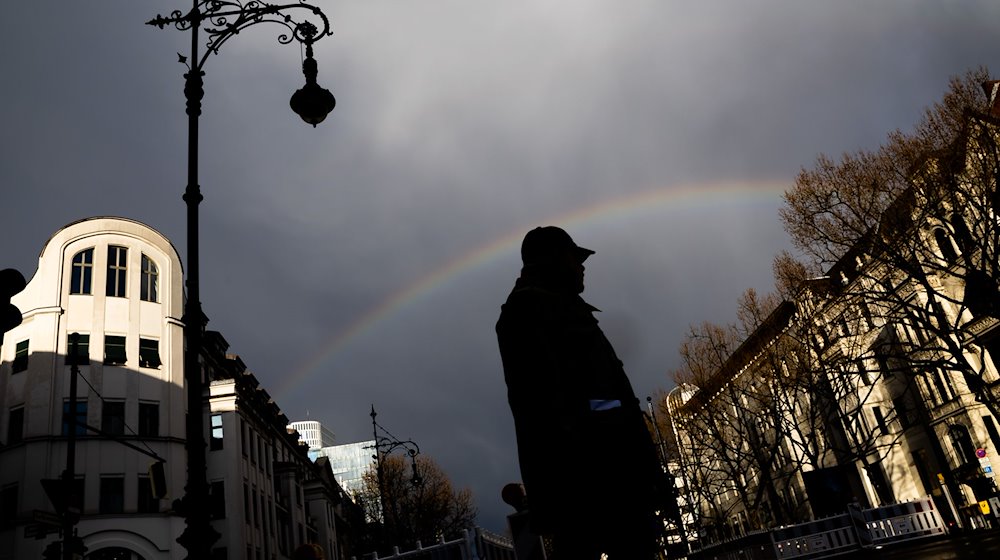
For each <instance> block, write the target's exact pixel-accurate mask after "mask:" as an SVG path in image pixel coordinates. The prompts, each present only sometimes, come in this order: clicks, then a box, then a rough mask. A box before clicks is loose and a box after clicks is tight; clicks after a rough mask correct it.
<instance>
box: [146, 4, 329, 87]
mask: <svg viewBox="0 0 1000 560" xmlns="http://www.w3.org/2000/svg"><path fill="white" fill-rule="evenodd" d="M292 10H300V12H298V13H302V12H305V13H304V14H303V15H304V17H303V18H300V19H296V18H293V17H292V15H291V14H290V13H288V12H291V11H292ZM258 23H273V24H277V25H280V26H283V27H285V28H286V29H287V30H288V33H281V34H280V35H278V43H280V44H282V45H287V44H289V43H291V42H292V41H293V40H294V41H298V42H300V43H302V44H304V45H307V46H309V45H312V44H313V43H315V42H316V41H318V40H319V39H321V38H323V37H326V36H328V35H333V31H332V30H331V29H330V20H329V19H328V18H327V17H326V14H324V13H323V11H322V10H320V9H319V8H318V7H316V6H313V5H312V4H307V3H306V2H305V1H304V0H299V2H298V3H295V4H281V5H278V4H269V3H267V2H262V1H260V0H247V1H240V0H201V1H200V2H198V3H197V4H196V5H195V6H194V7H193V8H192V9H191V11H189V12H187V13H184V12H182V11H181V10H174V11H173V12H170V15H169V16H163V15H160V14H157V16H156V17H155V18H153V19H151V20H149V21H147V22H146V24H147V25H153V26H155V27H159V28H160V29H164V28H166V27H167V26H173V27H175V28H176V29H178V30H181V31H186V30H188V29H191V28H200V29H202V30H203V31H204V32H205V34H206V36H207V40H206V42H205V47H206V51H205V54H204V55H202V56H201V58H200V59H199V60H192V61H191V65H192V66H189V67H190V68H191V69H197V70H200V69H201V68H202V67H203V66H204V64H205V61H206V60H207V59H208V55H210V54H213V53H216V54H217V53H218V52H219V49H220V48H222V45H223V44H225V42H226V41H228V40H229V39H230V38H231V37H233V36H234V35H237V34H238V33H239V32H240V31H243V30H244V29H246V28H248V27H251V26H254V25H257V24H258ZM185 61H186V59H185V58H184V57H183V56H182V57H181V62H185Z"/></svg>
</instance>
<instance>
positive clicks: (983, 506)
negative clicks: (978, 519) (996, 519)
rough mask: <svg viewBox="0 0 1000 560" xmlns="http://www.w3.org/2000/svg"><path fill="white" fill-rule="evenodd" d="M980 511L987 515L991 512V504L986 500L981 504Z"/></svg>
mask: <svg viewBox="0 0 1000 560" xmlns="http://www.w3.org/2000/svg"><path fill="white" fill-rule="evenodd" d="M979 510H980V511H982V512H983V515H987V514H989V512H990V503H989V502H988V501H986V500H983V501H981V502H979Z"/></svg>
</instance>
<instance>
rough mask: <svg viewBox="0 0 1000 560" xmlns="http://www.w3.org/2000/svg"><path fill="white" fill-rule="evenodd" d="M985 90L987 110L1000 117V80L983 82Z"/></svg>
mask: <svg viewBox="0 0 1000 560" xmlns="http://www.w3.org/2000/svg"><path fill="white" fill-rule="evenodd" d="M983 91H984V92H985V93H986V100H987V103H986V107H987V108H986V112H987V113H989V115H990V116H991V117H996V118H1000V80H991V81H988V82H983Z"/></svg>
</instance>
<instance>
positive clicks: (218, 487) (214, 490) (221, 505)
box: [208, 480, 226, 519]
mask: <svg viewBox="0 0 1000 560" xmlns="http://www.w3.org/2000/svg"><path fill="white" fill-rule="evenodd" d="M208 502H209V505H208V516H209V518H211V519H225V518H226V484H225V482H224V481H222V480H216V481H214V482H212V484H211V486H210V487H209V489H208Z"/></svg>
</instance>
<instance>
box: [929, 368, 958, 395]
mask: <svg viewBox="0 0 1000 560" xmlns="http://www.w3.org/2000/svg"><path fill="white" fill-rule="evenodd" d="M931 375H933V376H934V384H935V385H936V386H937V390H938V392H939V393H940V394H941V400H942V401H943V402H950V401H952V400H954V399H955V388H954V387H953V386H952V384H951V370H948V369H942V368H934V371H933V372H932V373H931Z"/></svg>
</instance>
